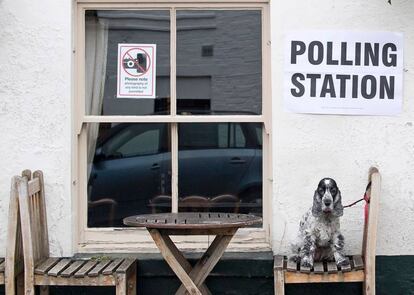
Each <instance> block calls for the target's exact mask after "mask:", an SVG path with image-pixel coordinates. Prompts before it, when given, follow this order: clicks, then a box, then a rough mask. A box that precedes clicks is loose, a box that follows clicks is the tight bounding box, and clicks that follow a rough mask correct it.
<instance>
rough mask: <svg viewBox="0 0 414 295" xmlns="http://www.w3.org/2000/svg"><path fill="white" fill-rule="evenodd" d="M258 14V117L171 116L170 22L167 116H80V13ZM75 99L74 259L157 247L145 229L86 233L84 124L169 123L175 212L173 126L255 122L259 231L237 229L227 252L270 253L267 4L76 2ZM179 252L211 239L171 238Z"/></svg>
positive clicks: (246, 0) (252, 0)
mask: <svg viewBox="0 0 414 295" xmlns="http://www.w3.org/2000/svg"><path fill="white" fill-rule="evenodd" d="M105 9H108V10H109V9H111V10H118V9H120V10H154V9H157V10H159V9H165V10H170V12H171V15H172V16H173V15H175V13H176V11H177V10H183V9H184V10H185V9H188V10H198V9H200V10H207V9H208V10H211V9H217V10H226V9H228V10H249V9H252V10H261V11H262V114H261V115H205V116H200V115H177V114H176V101H177V100H176V87H175V85H176V84H175V83H176V23H175V18H174V17H172V18H171V21H170V29H171V34H170V35H171V39H170V55H171V57H170V60H171V66H170V68H171V69H170V77H171V78H170V81H171V85H170V91H171V105H170V109H171V114H170V115H162V116H158V115H155V116H152V115H151V116H91V115H87V114H86V112H85V11H86V10H105ZM73 54H74V78H73V80H74V95H73V104H72V106H73V126H72V127H73V132H72V136H73V138H72V139H73V140H72V142H73V147H72V151H73V159H74V160H73V161H72V163H73V164H72V196H73V200H72V204H73V206H72V213H73V214H72V217H73V218H72V219H73V221H74V223H73V242H74V244H73V249H74V252H77V253H104V252H124V253H125V252H156V251H157V249H156V246H155V244H154V242H153V241H152V239H151V237H150V236H149V234H148V233H147V231H146V229H142V228H88V227H87V210H88V204H87V158H86V154H87V152H86V151H87V147H86V142H87V141H86V124H87V123H104V122H129V123H142V122H152V123H156V122H158V123H171V124H172V135H171V137H172V140H171V157H172V181H171V183H172V196H173V205H172V211H173V212H177V210H178V197H177V191H178V167H177V166H178V165H177V164H176V163H177V162H178V161H175V160H174V159H177V158H178V134H177V124H178V123H183V122H186V123H192V122H200V123H201V122H204V123H217V122H260V123H262V124H263V125H262V126H263V128H262V130H263V160H262V161H263V168H262V169H263V173H262V175H263V203H262V204H263V227H262V228H243V229H240V230H239V231H238V232H237V234H236V235H235V237H234V238H233V240H232V242H231V243H230V245H229V249H230V250H234V251H251V250H257V251H260V250H269V249H271V240H272V239H271V236H270V235H271V226H272V210H271V208H272V149H271V143H272V130H271V128H272V124H271V110H272V101H271V85H270V81H271V79H270V16H269V1H268V0H237V1H236V0H225V1H220V0H209V1H206V0H172V1H167V0H163V1H161V0H155V1H154V0H153V1H148V0H146V1H136V0H135V1H132V0H123V1H115V0H77V1H75V7H74V50H73ZM174 241H175V242H177V244H178V246H179V247H180V248H183V249H187V250H194V251H195V250H197V249H201V248H205V247H206V246H207V245H208V243H209V241H212V237H208V236H184V237H183V236H180V237H178V236H177V237H174Z"/></svg>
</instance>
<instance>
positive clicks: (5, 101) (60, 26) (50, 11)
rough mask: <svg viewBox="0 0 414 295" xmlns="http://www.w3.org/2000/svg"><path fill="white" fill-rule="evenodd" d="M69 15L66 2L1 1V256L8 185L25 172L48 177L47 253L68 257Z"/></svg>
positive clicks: (69, 226)
mask: <svg viewBox="0 0 414 295" xmlns="http://www.w3.org/2000/svg"><path fill="white" fill-rule="evenodd" d="M71 14H72V7H71V1H69V0H60V1H57V0H42V1H29V0H19V1H13V0H0V127H1V131H0V134H1V137H0V155H1V156H0V168H1V173H0V224H1V226H0V237H1V238H0V255H1V256H4V255H5V245H6V243H5V242H6V230H7V227H6V224H7V211H8V204H9V191H10V180H11V177H12V176H13V175H16V174H19V173H20V171H21V170H22V169H24V168H30V169H32V170H35V169H42V170H43V171H44V173H45V177H46V191H47V196H46V198H47V204H48V206H50V207H49V208H50V210H48V218H49V224H48V226H49V232H50V242H51V249H52V251H53V253H54V254H56V255H69V254H70V253H71V251H72V243H71V239H72V234H71V223H72V220H71V199H70V175H71V174H70V169H71V165H70V163H71V162H70V161H71V159H70V157H71V154H70V152H71V52H72V51H71V39H72V38H71Z"/></svg>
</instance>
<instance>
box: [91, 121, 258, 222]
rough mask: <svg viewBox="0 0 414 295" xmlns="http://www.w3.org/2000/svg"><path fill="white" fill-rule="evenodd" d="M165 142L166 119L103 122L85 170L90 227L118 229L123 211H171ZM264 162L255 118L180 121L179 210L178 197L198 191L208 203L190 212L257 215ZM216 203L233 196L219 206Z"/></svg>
mask: <svg viewBox="0 0 414 295" xmlns="http://www.w3.org/2000/svg"><path fill="white" fill-rule="evenodd" d="M104 127H107V128H104ZM170 142H171V134H170V126H169V124H165V123H121V124H117V125H115V124H112V125H110V126H108V124H107V125H104V124H101V128H100V130H99V136H98V140H97V142H96V148H95V155H94V158H93V162H92V164H91V167H90V169H89V171H90V172H89V173H90V174H89V180H88V204H89V207H88V226H89V227H108V226H115V227H119V226H123V224H122V219H123V218H124V217H127V216H131V215H136V214H146V213H154V212H171V148H170ZM262 166H263V165H262V127H261V124H260V123H182V124H178V192H179V210H180V211H181V210H186V211H187V210H188V204H187V205H185V206H184V203H185V202H183V203H182V206H181V202H180V200H188V197H189V196H198V197H200V200H201V198H204V199H206V200H207V202H199V203H198V204H199V205H200V208H197V204H196V205H193V206H192V209H194V210H192V211H222V212H240V213H254V214H257V215H261V212H262ZM218 196H221V197H219V198H218ZM224 196H230V197H224ZM196 199H197V198H196ZM159 200H161V201H160V202H159ZM214 200H237V201H234V204H231V203H228V202H227V203H222V206H221V205H219V206H217V204H215V205H214V204H213V201H214ZM193 204H195V203H193ZM201 204H206V205H203V206H201ZM209 204H211V205H209ZM218 207H220V208H218ZM190 209H191V208H190Z"/></svg>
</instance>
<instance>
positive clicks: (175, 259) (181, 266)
mask: <svg viewBox="0 0 414 295" xmlns="http://www.w3.org/2000/svg"><path fill="white" fill-rule="evenodd" d="M148 231H149V233H150V235H151V237H152V239H153V240H154V242H155V244H156V245H157V247H158V248H159V250H160V252H161V255H162V256H163V257H164V259H165V261H167V263H168V265H169V266H170V267H171V269H172V270H173V271H174V273H175V274H176V275H177V277H178V278H179V279H180V281H181V282H182V283H183V286H184V288H185V289H187V291H188V292H189V294H191V295H211V293H210V291H209V290H208V289H207V287H206V286H205V285H202V284H200V285H199V286H198V287H197V286H196V284H195V283H194V282H193V280H192V279H191V278H190V276H189V273H190V272H191V270H192V267H191V264H190V263H189V262H188V261H187V260H186V259H185V257H184V256H183V255H182V253H181V252H180V250H178V248H177V247H176V246H175V244H174V243H173V242H172V241H171V239H170V237H168V236H167V235H162V234H161V233H160V232H159V231H158V230H157V229H148ZM198 288H200V289H198Z"/></svg>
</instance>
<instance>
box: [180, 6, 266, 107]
mask: <svg viewBox="0 0 414 295" xmlns="http://www.w3.org/2000/svg"><path fill="white" fill-rule="evenodd" d="M261 27H262V24H261V11H259V10H233V11H230V10H197V11H194V10H193V11H191V10H185V11H184V10H181V11H177V99H178V102H177V108H178V109H177V113H178V114H182V115H188V114H206V115H210V114H245V115H254V114H261V113H262V46H261V42H262V31H261Z"/></svg>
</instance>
